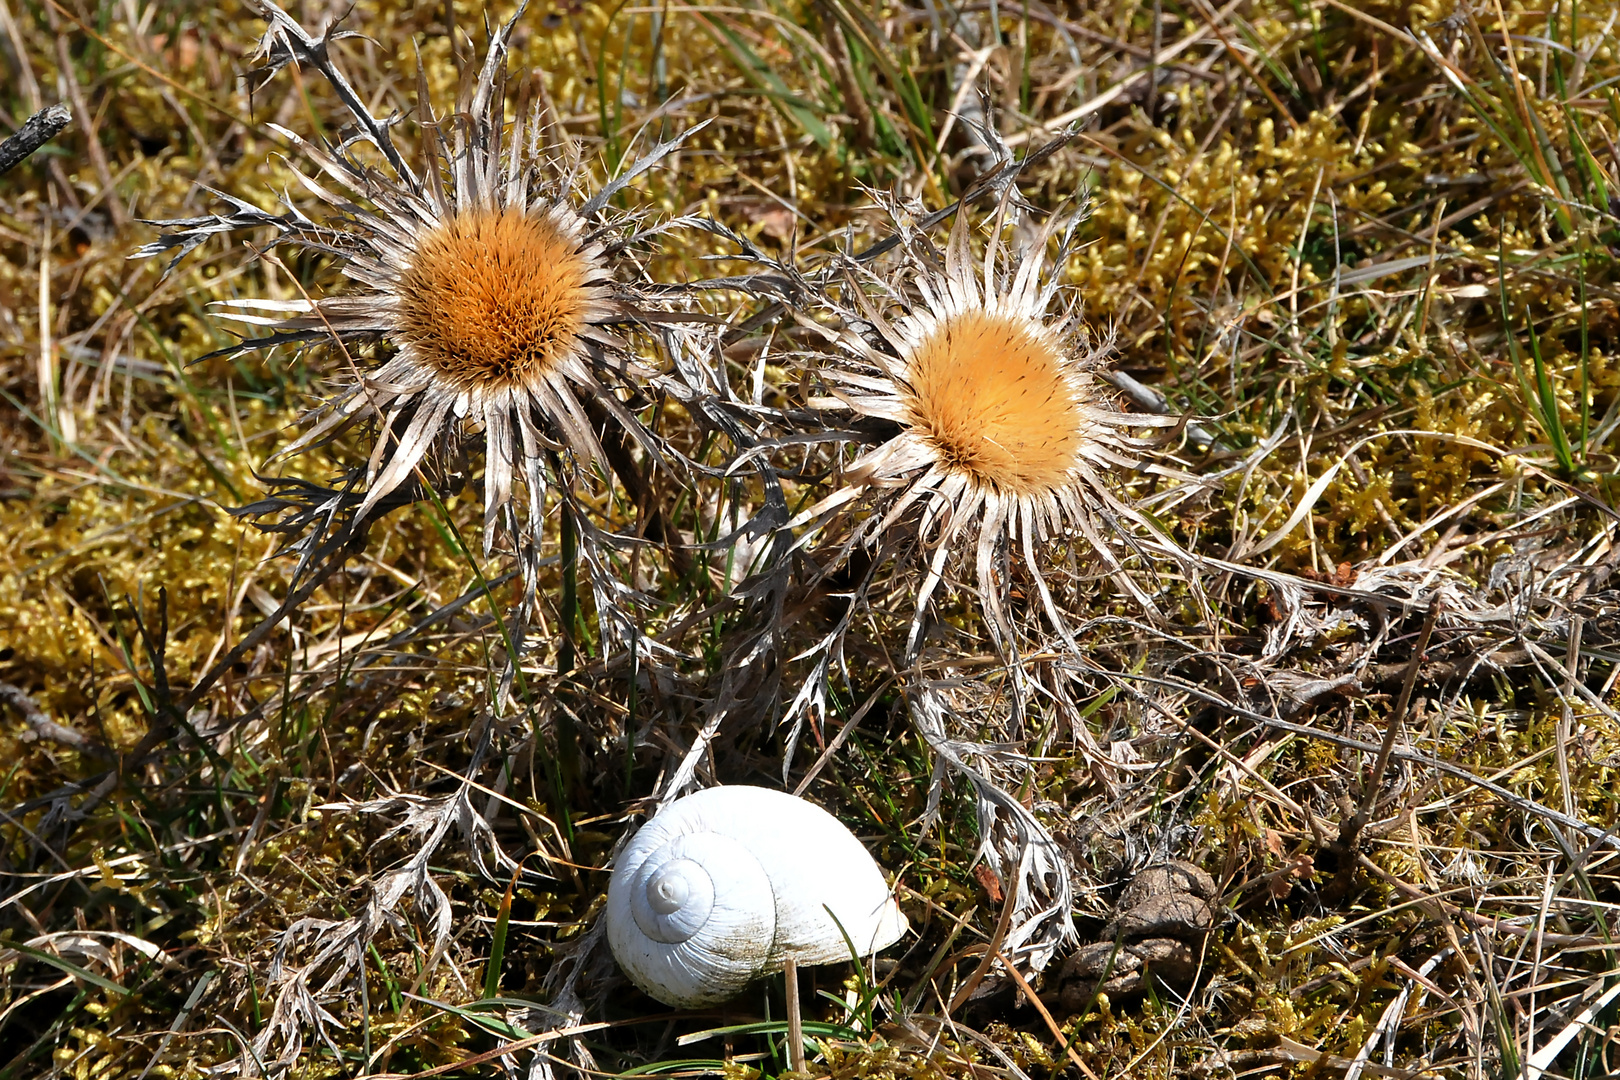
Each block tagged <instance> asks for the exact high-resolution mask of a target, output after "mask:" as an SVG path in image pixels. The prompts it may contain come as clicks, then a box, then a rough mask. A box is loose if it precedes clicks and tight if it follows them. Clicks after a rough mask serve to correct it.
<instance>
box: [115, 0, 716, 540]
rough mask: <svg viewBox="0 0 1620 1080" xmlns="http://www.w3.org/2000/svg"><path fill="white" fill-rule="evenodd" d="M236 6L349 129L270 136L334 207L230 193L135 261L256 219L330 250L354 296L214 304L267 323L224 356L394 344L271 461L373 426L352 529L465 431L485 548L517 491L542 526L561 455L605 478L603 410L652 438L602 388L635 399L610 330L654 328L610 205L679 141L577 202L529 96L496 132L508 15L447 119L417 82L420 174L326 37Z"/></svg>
mask: <svg viewBox="0 0 1620 1080" xmlns="http://www.w3.org/2000/svg"><path fill="white" fill-rule="evenodd" d="M249 6H250V7H251V8H252V9H253V10H254V11H255V12H256V13H257V14H259V15H260V16H261V17H262V18H264V19H265V20H266V21H267V22H268V23H269V28H268V30H267V31H266V33H265V36H264V38H263V39H262V41H261V42H260V45H259V56H261V57H268V58H269V60H268V63H267V66H266V69H264V70H265V71H267V72H268V73H273V72H274V71H275V70H277V69H279V68H280V67H282V66H284V65H285V64H287V63H289V62H297V63H300V64H303V65H308V66H311V67H314V68H315V69H317V70H319V71H320V72H321V73H322V74H323V75H325V76H326V78H327V79H328V81H329V82H330V83H331V84H332V86H333V88H334V89H335V90H336V91H337V92H338V96H339V98H340V99H341V100H342V101H343V102H344V104H345V105H346V106H347V108H348V110H349V111H350V113H352V114H353V116H354V119H355V120H356V121H357V123H358V134H357V135H354V136H352V137H351V138H350V139H349V140H347V141H346V142H344V143H343V144H342V145H338V146H332V147H327V148H321V147H316V146H314V145H311V144H310V143H309V142H307V141H305V140H303V139H301V138H300V137H299V136H297V135H295V134H294V133H292V132H290V131H287V130H286V129H284V128H280V127H277V126H275V125H270V126H271V128H272V130H274V131H276V132H277V133H278V134H279V135H280V136H281V137H283V138H284V139H286V140H287V141H288V142H290V143H291V144H292V145H293V146H294V147H295V148H297V149H298V150H300V151H301V152H302V153H303V154H304V155H305V156H306V157H307V158H308V159H309V160H310V161H312V162H313V163H314V164H315V165H316V166H318V167H319V169H320V171H321V172H323V173H325V175H326V177H328V178H329V179H330V180H332V181H334V182H335V183H336V184H338V185H340V186H341V187H342V188H343V189H345V191H344V192H333V191H331V190H329V189H328V188H326V187H324V186H322V184H321V183H320V182H318V181H317V180H316V179H315V178H313V177H311V176H306V175H303V174H302V173H300V174H299V175H298V178H299V180H300V182H301V183H302V184H303V186H304V187H305V188H307V189H308V190H309V191H310V192H311V193H313V194H314V195H315V196H317V197H318V198H319V199H321V200H322V201H324V202H325V203H327V204H328V205H329V206H331V207H332V208H334V210H335V211H336V213H335V214H334V215H332V220H330V221H326V222H321V223H317V222H315V221H312V220H311V219H309V218H308V217H306V216H305V215H304V214H302V213H301V212H299V211H298V210H297V209H296V208H292V209H289V210H288V212H287V213H285V214H283V215H279V216H277V215H270V214H266V213H263V212H261V211H258V210H256V209H255V208H253V207H251V206H250V205H248V204H247V203H245V202H242V201H240V200H237V199H234V198H231V197H230V196H228V195H227V196H223V197H224V198H226V199H227V201H229V202H230V203H232V205H233V206H234V208H235V210H236V212H235V213H234V214H231V215H230V216H228V217H222V216H215V217H207V218H193V219H187V220H183V221H174V222H166V223H163V224H166V225H169V226H171V227H173V228H174V229H175V230H176V231H175V232H172V233H170V234H169V235H166V236H164V237H163V238H162V239H160V240H159V241H157V242H156V243H153V244H151V245H148V246H147V247H146V248H144V249H142V252H141V254H143V255H152V254H157V253H159V252H162V251H167V250H170V249H174V248H178V249H179V251H178V253H177V255H176V258H178V257H179V256H180V255H184V254H185V253H186V252H187V251H189V250H191V249H192V248H194V247H196V246H197V245H198V244H200V243H201V242H202V241H203V240H204V239H206V238H207V237H208V236H209V235H212V234H214V233H218V232H227V231H231V230H234V229H239V228H251V227H256V226H270V227H273V228H274V229H275V230H276V232H277V234H278V235H277V240H278V241H279V242H282V243H289V244H292V245H295V246H298V247H303V248H306V249H312V250H318V251H322V252H326V253H329V254H335V255H338V256H340V257H341V258H342V259H343V265H342V273H343V275H344V276H345V277H346V278H347V279H348V280H349V281H350V282H352V283H354V284H355V285H356V286H358V288H356V289H353V290H351V291H347V292H343V293H340V294H337V295H332V296H327V297H323V298H319V299H313V298H309V297H305V298H303V299H296V300H276V299H243V300H235V301H226V302H224V303H223V304H222V305H221V306H223V307H226V308H230V309H235V310H234V312H233V313H232V314H230V315H228V316H227V317H229V318H233V319H235V320H237V321H240V322H244V323H247V324H250V325H256V326H263V327H267V328H268V329H269V330H270V331H271V334H270V336H268V337H264V338H260V339H256V340H250V341H246V342H244V343H243V344H242V345H241V346H239V347H238V349H237V350H233V351H242V350H249V349H262V348H269V347H272V346H275V345H278V344H283V343H287V342H293V343H298V344H308V343H321V342H327V343H331V344H334V345H336V346H338V347H339V349H340V350H341V351H343V352H344V354H345V356H348V355H349V354H348V350H347V347H346V346H347V344H348V343H350V342H360V341H375V340H379V339H380V340H382V341H384V342H386V343H387V345H388V346H389V347H390V348H391V350H392V353H391V355H389V356H388V357H387V358H386V359H385V360H384V361H383V362H382V363H381V364H380V365H379V366H377V367H376V368H375V369H373V370H371V371H369V372H366V373H364V374H363V375H360V374H359V373H358V372H356V373H354V374H355V375H357V376H358V377H354V378H351V379H350V380H349V382H348V383H347V385H345V386H344V387H343V388H342V389H341V390H340V391H339V392H338V393H336V394H335V395H333V396H332V397H331V398H330V399H329V400H327V401H325V402H323V403H322V404H321V405H320V406H319V407H318V408H317V409H315V410H314V411H313V413H312V414H311V415H312V417H314V418H315V422H314V423H313V424H312V425H311V426H310V427H309V429H308V430H307V431H305V432H304V433H303V435H302V436H301V437H299V438H298V439H297V440H295V441H294V442H293V443H292V444H291V445H290V446H288V447H287V448H286V449H285V450H283V451H282V452H281V455H280V456H287V455H291V454H296V453H297V452H298V451H300V450H303V449H305V448H307V447H309V446H311V445H313V444H316V443H318V442H321V441H323V440H326V439H329V438H331V437H333V436H335V435H337V434H338V433H340V432H342V431H343V430H345V429H347V428H349V427H350V426H352V425H353V424H355V423H356V422H357V421H359V420H361V419H363V418H375V419H377V420H378V421H379V426H380V429H381V431H380V437H379V439H378V441H377V444H376V446H375V448H374V449H373V451H372V453H371V455H370V460H369V462H368V465H367V469H366V491H365V496H364V499H363V501H362V502H361V504H360V506H359V508H358V510H357V511H356V512H355V513H354V520H356V521H359V520H363V519H364V518H365V517H366V515H367V514H368V513H369V512H370V511H371V510H372V509H373V508H375V507H376V506H377V505H378V503H379V502H380V501H381V500H383V499H385V498H387V497H388V496H389V495H390V494H391V493H393V492H395V491H397V490H399V489H401V486H402V485H404V484H405V483H406V481H407V480H409V479H410V478H411V476H412V475H413V473H414V472H415V471H416V470H417V469H418V467H419V466H421V465H423V463H424V460H425V459H426V460H428V461H433V460H439V461H443V460H450V459H453V458H454V457H455V456H456V453H457V452H459V450H460V447H461V444H462V442H463V440H465V439H468V438H469V437H471V438H473V439H476V438H477V437H479V436H481V437H482V441H483V443H484V446H485V447H486V449H487V457H486V461H485V468H484V477H485V479H484V519H485V530H484V545H485V551H486V553H488V551H489V549H490V547H491V545H492V543H493V541H494V537H495V534H496V532H497V531H498V527H499V526H501V525H505V527H507V528H508V529H510V530H511V531H513V532H514V533H516V532H518V531H519V522H518V519H517V517H516V515H515V514H513V513H512V512H511V511H510V507H511V504H512V499H513V490H514V487H515V486H516V485H517V484H519V483H521V484H522V486H523V488H524V489H525V491H526V495H527V507H526V513H525V515H524V517H525V519H526V521H527V522H528V523H529V526H530V528H531V529H532V528H533V527H534V524H535V523H537V522H538V521H539V520H540V518H541V515H542V507H543V498H544V494H545V492H546V490H547V485H548V473H550V474H551V475H550V480H551V481H552V482H561V481H562V478H561V477H558V476H557V475H556V466H557V465H558V464H560V463H562V462H563V461H564V460H565V459H566V460H568V461H569V462H570V463H571V464H573V465H576V466H585V467H590V466H592V465H600V466H602V467H603V468H604V470H605V468H606V464H605V461H604V455H603V451H602V448H601V446H600V445H599V443H598V437H597V434H596V431H597V429H599V428H601V427H602V425H603V421H604V419H605V416H611V417H613V419H614V420H615V421H616V422H617V423H618V424H619V425H621V426H622V427H623V428H624V429H625V430H626V431H627V432H629V433H630V434H631V435H633V436H634V437H636V438H637V439H639V440H641V441H642V442H643V443H644V444H647V445H656V443H657V440H654V439H652V437H651V436H650V435H649V433H647V432H646V430H645V429H644V428H643V427H642V425H641V424H640V423H639V422H638V421H637V420H636V418H635V417H634V416H633V415H632V413H631V412H630V410H629V409H627V408H626V406H625V403H624V402H623V401H622V400H621V398H620V396H619V395H618V394H616V393H615V389H617V388H621V387H628V388H629V392H630V393H631V394H634V392H635V391H636V389H637V388H638V386H639V384H641V383H644V382H645V381H646V380H648V379H652V378H654V377H655V373H654V372H653V371H651V370H649V369H648V368H646V367H645V366H644V365H642V364H640V363H639V362H638V361H637V360H636V358H635V357H634V355H633V354H632V351H631V349H630V346H629V344H628V342H627V341H626V339H625V338H624V337H623V336H622V335H621V333H620V332H619V331H620V329H621V328H623V327H625V326H628V325H631V324H649V323H657V322H660V321H661V318H660V314H661V313H660V312H659V311H658V310H657V308H656V304H655V302H654V299H653V294H654V292H655V289H654V288H653V287H652V286H650V285H648V284H646V283H644V282H640V281H638V280H637V273H636V271H635V270H634V269H628V270H627V269H625V264H626V263H627V262H628V260H625V259H622V258H620V255H621V254H622V253H623V252H624V251H625V250H626V249H628V248H630V247H632V246H634V245H636V244H638V243H640V242H642V241H644V240H645V239H647V238H648V237H650V236H651V235H653V234H654V233H655V232H657V231H659V229H646V230H643V229H641V228H640V227H639V226H638V223H637V220H636V218H635V217H634V216H633V215H631V214H626V213H623V212H619V211H616V210H613V209H612V208H610V206H609V202H610V200H611V199H612V197H613V196H614V195H615V194H617V193H618V192H619V191H621V190H623V188H624V187H625V186H627V185H628V184H629V183H630V182H631V181H633V180H634V179H635V178H636V177H638V176H640V175H641V174H642V173H644V172H645V171H646V170H647V169H648V168H650V167H651V166H652V165H653V164H655V163H656V162H657V161H658V160H659V159H661V158H662V157H664V156H665V155H666V154H668V153H669V151H670V150H672V149H673V148H674V147H675V146H677V145H678V144H679V142H680V139H676V140H674V141H671V142H668V143H664V144H661V145H659V146H656V147H654V148H653V150H652V151H651V152H650V153H649V154H647V155H646V156H644V157H643V158H641V159H640V160H638V161H636V162H634V163H633V164H631V165H629V166H628V167H627V168H626V169H625V170H624V171H623V173H622V174H621V175H620V176H619V177H618V178H616V179H615V180H613V181H612V182H611V183H609V184H607V185H605V186H604V187H603V188H602V189H601V190H599V191H597V192H596V193H595V194H594V195H591V196H589V197H588V198H582V197H581V196H582V189H583V188H584V187H585V184H586V171H585V169H584V168H583V167H582V165H581V163H580V161H579V159H578V156H577V154H575V153H574V152H573V148H572V146H571V144H569V143H568V142H567V138H566V136H561V137H560V138H559V140H558V145H554V146H542V143H541V139H542V135H543V132H542V127H543V125H542V123H541V121H542V112H541V109H540V107H539V103H538V101H536V103H535V105H534V106H533V107H532V108H531V109H529V110H528V111H527V114H525V110H524V109H523V107H522V103H521V102H520V104H519V109H518V113H517V118H516V120H515V122H514V123H513V124H512V125H511V128H510V130H509V131H508V129H507V126H506V123H505V108H506V103H505V98H506V94H505V84H506V53H507V41H508V37H509V34H510V31H511V29H512V26H513V24H515V23H516V21H517V19H518V18H520V17H521V16H522V14H523V7H522V6H520V7H519V10H518V12H517V14H515V15H514V16H513V17H512V20H511V21H509V22H507V23H506V25H505V26H504V27H502V28H501V29H500V30H499V31H498V32H496V33H495V34H494V35H492V38H491V41H490V45H489V49H488V52H487V54H486V56H485V59H484V62H483V65H482V67H481V69H480V70H479V72H478V74H477V77H476V79H472V80H464V85H463V87H462V90H461V94H460V97H459V99H458V101H457V104H456V110H455V113H454V114H453V115H452V116H449V117H444V118H439V117H436V116H435V115H434V114H433V111H432V106H431V104H430V103H429V101H428V100H427V90H426V84H425V81H424V80H422V79H419V80H418V82H419V87H420V90H419V94H420V100H419V101H418V107H419V109H420V110H421V115H420V126H421V131H422V135H421V142H422V146H421V157H422V162H421V166H420V171H418V170H416V169H413V168H412V167H411V166H410V165H409V164H407V162H406V161H405V159H404V157H403V156H402V155H401V154H400V152H399V151H398V150H397V149H396V148H395V146H394V143H393V140H392V137H391V135H390V133H389V130H388V124H387V123H386V122H384V121H382V120H379V119H377V118H375V117H373V116H372V115H371V114H370V113H369V112H368V111H367V110H366V109H365V107H364V106H363V105H362V103H361V102H360V99H359V97H358V96H357V95H356V94H355V93H354V91H353V89H352V88H351V87H350V84H349V82H348V80H347V79H346V77H345V76H344V75H343V73H342V71H341V70H340V69H339V68H338V67H337V66H336V64H335V62H334V60H333V57H332V54H331V51H330V48H329V46H330V44H331V42H332V40H333V38H334V34H333V30H332V29H328V30H327V31H326V33H325V34H324V35H323V36H321V37H320V38H316V37H312V36H311V35H309V34H308V33H307V32H306V31H305V30H304V29H303V28H302V27H301V26H300V25H299V24H298V23H297V22H296V21H295V20H293V19H292V17H291V16H289V15H287V14H286V13H285V12H284V11H282V10H281V9H280V8H279V7H277V6H276V5H275V4H274V3H271V2H270V0H250V3H249ZM525 89H527V88H525ZM525 96H527V95H525ZM700 126H701V125H700ZM691 130H692V131H695V130H697V129H696V128H693V129H691ZM687 134H688V135H689V134H691V131H688V132H687ZM682 137H683V138H684V136H682ZM359 143H369V144H371V146H372V147H374V148H375V149H376V150H377V151H379V152H380V153H381V155H382V157H383V159H384V160H385V162H386V164H387V169H386V171H384V170H380V169H377V168H373V167H370V166H368V165H366V164H363V163H362V162H361V161H360V160H359V159H358V158H357V157H356V156H354V155H353V154H352V153H351V149H352V148H353V147H354V146H355V145H356V144H359ZM357 200H358V203H359V205H357ZM663 227H665V228H667V227H668V226H667V225H666V226H663ZM656 291H658V293H659V295H667V291H664V290H656ZM351 359H352V357H351ZM349 366H350V367H351V369H352V367H353V365H352V364H351V365H349ZM396 501H397V500H396ZM503 511H504V512H505V513H503Z"/></svg>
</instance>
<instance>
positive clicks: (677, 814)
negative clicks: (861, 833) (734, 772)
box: [606, 785, 906, 1008]
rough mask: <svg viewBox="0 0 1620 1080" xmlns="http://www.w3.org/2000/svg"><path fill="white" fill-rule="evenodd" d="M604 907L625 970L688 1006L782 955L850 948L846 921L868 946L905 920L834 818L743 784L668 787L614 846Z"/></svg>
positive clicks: (818, 955) (732, 990)
mask: <svg viewBox="0 0 1620 1080" xmlns="http://www.w3.org/2000/svg"><path fill="white" fill-rule="evenodd" d="M829 910H830V911H831V913H832V914H831V915H829V914H828V912H829ZM835 917H836V921H835ZM606 919H607V934H608V943H609V945H610V946H611V947H612V949H613V955H614V957H615V958H616V959H617V960H618V961H619V966H620V967H621V968H623V969H624V972H625V974H627V975H628V976H630V979H631V980H632V981H633V982H634V983H635V984H636V985H637V986H639V987H641V989H642V990H644V991H646V992H647V993H648V994H649V995H651V996H652V997H655V998H657V999H658V1000H659V1001H662V1002H664V1003H665V1004H666V1005H674V1006H678V1007H685V1008H695V1007H698V1006H702V1005H712V1004H715V1003H717V1002H721V1001H725V1000H726V999H727V998H730V997H732V996H734V995H735V994H736V993H737V992H738V991H740V990H742V988H743V987H745V986H746V985H748V983H750V982H751V981H753V980H754V979H756V978H758V977H759V976H761V975H765V974H768V973H770V972H773V971H776V970H779V969H780V968H781V966H782V962H783V960H784V959H786V958H787V957H789V956H791V957H793V958H794V959H795V960H796V961H797V962H798V963H800V964H804V965H809V964H828V963H835V962H837V961H840V960H848V959H849V955H850V950H849V945H848V943H846V942H845V940H844V933H845V932H847V933H848V934H849V939H850V941H852V942H854V944H855V947H856V949H857V950H859V951H860V952H861V953H862V955H869V954H871V953H874V952H876V951H878V950H879V949H882V948H886V947H887V946H889V945H892V944H894V942H896V941H898V940H899V938H900V936H901V935H902V934H904V933H905V931H906V917H905V916H904V915H902V914H901V913H900V909H899V906H898V905H897V904H896V903H895V902H894V897H893V896H892V895H891V894H890V892H889V887H888V885H887V883H885V881H884V880H883V874H882V871H880V870H879V869H878V867H877V864H876V863H875V862H873V861H872V857H871V856H870V855H868V854H867V853H866V849H865V848H864V847H862V846H861V842H860V841H859V840H857V839H855V837H854V835H853V834H852V833H850V831H849V830H848V829H846V828H844V826H843V825H842V824H840V823H839V821H838V819H836V818H834V817H833V816H832V815H831V814H829V813H827V812H826V811H825V810H823V809H821V808H820V807H818V806H816V805H815V804H813V803H809V802H806V801H805V800H803V799H800V798H797V797H795V796H793V795H788V794H786V793H784V792H780V791H773V790H771V789H769V788H757V787H747V786H742V785H738V786H734V787H718V788H710V789H708V790H707V791H700V792H698V793H697V794H695V795H688V796H687V797H686V798H684V799H677V800H676V801H675V802H673V803H670V804H669V805H668V806H667V807H665V808H664V809H663V810H662V811H661V812H659V813H658V814H657V815H656V816H655V817H654V818H653V819H652V820H651V821H650V822H648V823H647V824H646V825H644V826H643V827H642V829H641V831H640V832H638V833H636V835H635V836H634V837H633V838H632V839H631V841H630V843H629V844H627V845H626V846H625V849H624V851H623V852H622V853H621V854H620V856H619V859H618V863H617V866H616V868H615V869H614V871H613V879H612V881H611V882H610V883H609V885H608V902H607V913H606ZM840 925H842V927H843V931H842V932H841V931H840V929H839V927H840Z"/></svg>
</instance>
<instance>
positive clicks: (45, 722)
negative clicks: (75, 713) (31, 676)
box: [0, 682, 112, 758]
mask: <svg viewBox="0 0 1620 1080" xmlns="http://www.w3.org/2000/svg"><path fill="white" fill-rule="evenodd" d="M0 701H4V702H8V703H9V704H10V705H11V706H12V707H13V708H15V709H16V710H17V711H18V712H20V713H22V718H23V722H24V723H26V724H27V725H28V728H29V731H28V734H26V735H24V736H23V740H24V741H25V742H32V741H33V740H35V739H49V740H50V741H51V742H57V743H61V744H62V745H63V746H67V747H71V748H72V749H74V750H77V751H79V753H81V754H92V755H94V756H95V757H99V758H110V757H112V754H111V753H109V752H108V750H107V748H106V747H104V746H99V745H97V744H96V743H94V742H91V741H90V740H89V739H87V738H85V737H84V736H83V735H81V734H79V733H78V732H77V731H74V730H73V729H72V728H70V727H64V726H63V725H61V724H58V723H57V722H56V721H55V720H52V719H51V718H50V717H48V716H46V715H45V712H44V710H43V709H41V708H40V707H39V706H38V705H36V704H34V699H33V698H31V697H29V696H28V694H27V692H26V691H24V690H23V689H22V688H21V687H18V686H13V685H11V684H10V683H3V682H0Z"/></svg>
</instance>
